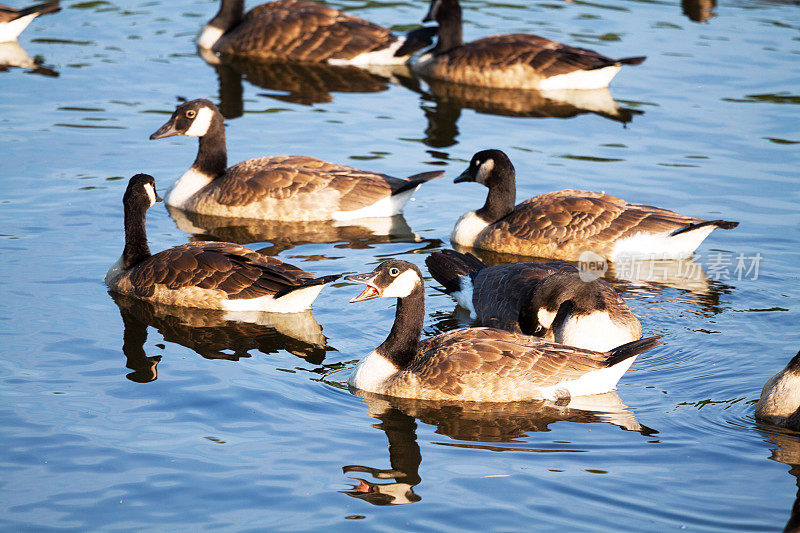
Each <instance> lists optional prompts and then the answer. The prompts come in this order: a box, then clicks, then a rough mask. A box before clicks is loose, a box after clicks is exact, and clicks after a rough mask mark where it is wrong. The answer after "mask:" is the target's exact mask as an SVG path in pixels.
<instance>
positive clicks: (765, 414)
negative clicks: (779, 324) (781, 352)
mask: <svg viewBox="0 0 800 533" xmlns="http://www.w3.org/2000/svg"><path fill="white" fill-rule="evenodd" d="M755 415H756V418H757V419H759V420H761V421H762V422H765V423H767V424H772V425H774V426H781V427H787V428H789V429H793V430H795V431H800V352H797V355H795V356H794V357H793V358H792V360H791V361H789V363H788V364H787V365H786V367H785V368H784V369H783V370H781V371H780V372H778V373H777V374H775V375H774V376H772V377H771V378H769V380H768V381H767V382H766V383H765V384H764V388H763V390H762V391H761V398H759V400H758V403H756V409H755Z"/></svg>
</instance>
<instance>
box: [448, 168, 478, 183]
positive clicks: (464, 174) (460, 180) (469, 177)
mask: <svg viewBox="0 0 800 533" xmlns="http://www.w3.org/2000/svg"><path fill="white" fill-rule="evenodd" d="M465 181H475V178H473V177H472V175H471V174H470V173H469V169H467V170H465V171H464V172H462V173H461V174H459V175H458V177H457V178H456V179H454V180H453V183H464V182H465Z"/></svg>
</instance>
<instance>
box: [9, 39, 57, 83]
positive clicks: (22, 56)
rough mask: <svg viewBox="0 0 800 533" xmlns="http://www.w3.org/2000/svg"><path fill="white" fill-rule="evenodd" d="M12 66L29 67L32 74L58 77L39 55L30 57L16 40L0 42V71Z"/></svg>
mask: <svg viewBox="0 0 800 533" xmlns="http://www.w3.org/2000/svg"><path fill="white" fill-rule="evenodd" d="M12 67H17V68H24V69H29V71H30V72H31V73H33V74H41V75H43V76H51V77H58V72H56V71H55V70H53V69H51V68H49V67H46V66H45V65H44V60H43V59H42V58H41V57H40V56H36V57H35V58H32V57H31V56H29V55H28V52H26V51H25V49H24V48H22V47H21V46H20V45H19V43H17V42H16V41H7V42H0V71H4V70H8V69H9V68H12Z"/></svg>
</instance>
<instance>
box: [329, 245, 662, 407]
mask: <svg viewBox="0 0 800 533" xmlns="http://www.w3.org/2000/svg"><path fill="white" fill-rule="evenodd" d="M345 279H347V280H349V281H355V282H357V283H362V284H364V285H366V288H365V289H364V291H363V292H362V293H361V294H360V295H359V296H356V297H355V298H353V299H352V300H350V302H351V303H352V302H361V301H364V300H371V299H373V298H397V299H398V301H397V311H396V314H395V319H394V325H393V326H392V331H391V333H389V336H388V337H387V339H386V340H385V341H384V342H383V344H381V345H380V346H378V347H377V348H376V349H375V350H373V351H372V352H370V354H369V355H367V356H366V357H365V358H364V359H363V360H362V361H361V362H360V363H359V365H358V366H357V367H356V369H355V370H354V371H353V373H352V374H351V376H350V379H349V385H350V386H351V387H352V388H354V389H357V390H363V391H366V392H374V393H377V394H384V395H387V396H399V397H406V398H419V399H424V400H468V401H485V402H510V401H518V400H530V399H547V400H556V399H561V398H565V397H571V396H581V395H585V394H600V393H603V392H608V391H610V390H612V389H614V387H615V386H616V384H617V381H619V379H620V378H621V377H622V374H624V373H625V371H626V370H627V369H628V368H629V367H630V365H631V364H632V363H633V360H634V359H635V357H636V356H637V355H638V354H640V353H642V352H644V351H646V350H649V349H650V348H652V347H653V346H656V345H657V344H660V342H659V340H658V339H659V337H649V338H647V339H642V340H639V341H634V342H631V343H628V344H623V345H622V346H618V347H616V348H614V349H613V350H611V351H608V352H595V351H591V350H584V349H582V348H574V347H572V346H566V345H563V344H554V343H551V342H547V341H545V340H543V339H540V338H538V337H530V336H527V335H521V334H519V333H511V332H509V331H504V330H500V329H494V328H469V329H460V330H455V331H449V332H447V333H442V334H440V335H436V336H435V337H431V338H430V339H428V340H426V341H424V342H422V343H420V341H419V337H420V333H421V332H422V325H423V321H424V319H425V291H424V287H423V282H422V275H421V274H420V271H419V269H418V268H417V267H416V266H415V265H413V264H411V263H409V262H407V261H400V260H396V259H390V260H388V261H384V262H383V263H381V264H380V265H379V266H378V267H377V268H376V269H375V270H373V271H372V272H368V273H366V274H357V275H354V276H347V277H346V278H345Z"/></svg>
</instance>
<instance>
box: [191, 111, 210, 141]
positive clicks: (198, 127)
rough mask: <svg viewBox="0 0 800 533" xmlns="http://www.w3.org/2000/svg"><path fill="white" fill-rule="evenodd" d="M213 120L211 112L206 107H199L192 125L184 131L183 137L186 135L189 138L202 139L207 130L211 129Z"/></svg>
mask: <svg viewBox="0 0 800 533" xmlns="http://www.w3.org/2000/svg"><path fill="white" fill-rule="evenodd" d="M213 118H214V112H213V111H211V110H210V109H209V108H207V107H201V108H200V110H198V111H197V116H196V117H195V119H194V121H193V122H192V125H191V126H190V127H189V129H188V130H186V133H184V135H188V136H189V137H202V136H203V135H205V134H206V133H208V128H210V127H211V119H213Z"/></svg>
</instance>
